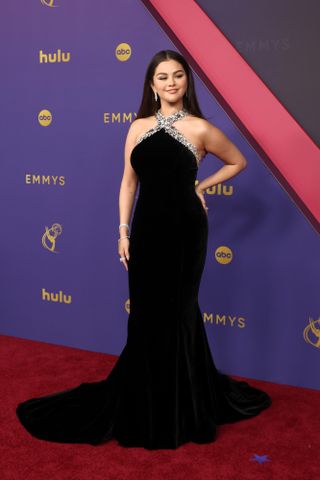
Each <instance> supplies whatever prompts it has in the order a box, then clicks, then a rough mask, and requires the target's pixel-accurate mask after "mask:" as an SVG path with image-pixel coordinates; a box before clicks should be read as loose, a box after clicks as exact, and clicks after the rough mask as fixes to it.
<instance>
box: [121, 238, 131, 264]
mask: <svg viewBox="0 0 320 480" xmlns="http://www.w3.org/2000/svg"><path fill="white" fill-rule="evenodd" d="M129 245H130V240H129V238H122V239H121V240H119V241H118V253H119V255H120V258H123V260H121V263H123V265H124V267H125V269H126V270H127V271H128V263H127V262H128V260H129V258H130V253H129Z"/></svg>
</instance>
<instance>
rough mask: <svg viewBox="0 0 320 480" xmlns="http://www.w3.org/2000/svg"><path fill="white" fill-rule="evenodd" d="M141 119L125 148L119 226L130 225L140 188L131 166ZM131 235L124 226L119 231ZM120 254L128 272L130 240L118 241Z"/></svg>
mask: <svg viewBox="0 0 320 480" xmlns="http://www.w3.org/2000/svg"><path fill="white" fill-rule="evenodd" d="M139 127H140V122H139V119H137V120H134V122H132V124H131V125H130V128H129V130H128V133H127V138H126V141H125V146H124V171H123V176H122V181H121V185H120V192H119V218H120V222H119V225H120V224H122V223H126V224H128V225H130V218H131V213H132V208H133V204H134V199H135V194H136V191H137V187H138V183H139V180H138V176H137V174H136V172H135V171H134V169H133V168H132V166H131V162H130V156H131V152H132V150H133V147H134V146H135V142H136V139H137V137H138V134H139ZM126 235H129V231H128V228H127V227H126V226H122V227H120V229H119V238H120V237H125V236H126ZM118 253H119V255H120V257H124V260H123V262H122V263H123V264H124V266H125V268H126V270H128V264H127V260H129V239H128V238H123V239H121V240H119V241H118Z"/></svg>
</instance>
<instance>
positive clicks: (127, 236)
mask: <svg viewBox="0 0 320 480" xmlns="http://www.w3.org/2000/svg"><path fill="white" fill-rule="evenodd" d="M123 238H130V235H125V236H124V237H120V238H118V242H120V240H122V239H123Z"/></svg>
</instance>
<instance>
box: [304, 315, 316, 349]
mask: <svg viewBox="0 0 320 480" xmlns="http://www.w3.org/2000/svg"><path fill="white" fill-rule="evenodd" d="M303 338H304V340H305V342H306V343H309V344H310V345H313V346H314V347H316V348H320V317H319V318H318V320H313V319H312V318H311V317H309V325H307V326H306V327H305V329H304V330H303Z"/></svg>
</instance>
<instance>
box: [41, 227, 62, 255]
mask: <svg viewBox="0 0 320 480" xmlns="http://www.w3.org/2000/svg"><path fill="white" fill-rule="evenodd" d="M61 233H62V225H60V223H54V224H53V225H52V227H51V228H48V227H47V226H46V227H45V232H44V234H43V235H42V238H41V243H42V246H43V247H44V248H45V249H46V250H49V252H51V253H59V252H58V251H57V250H56V240H57V238H58V237H59V236H60V235H61Z"/></svg>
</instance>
